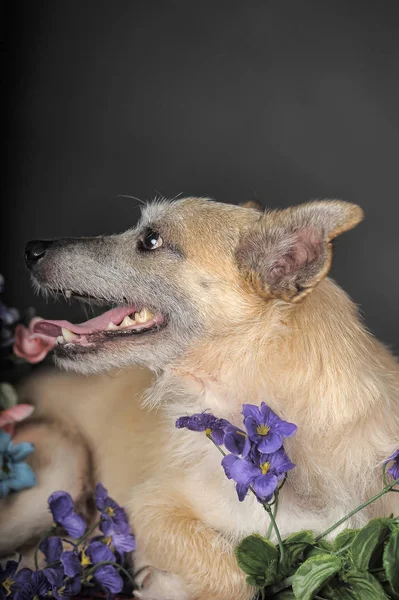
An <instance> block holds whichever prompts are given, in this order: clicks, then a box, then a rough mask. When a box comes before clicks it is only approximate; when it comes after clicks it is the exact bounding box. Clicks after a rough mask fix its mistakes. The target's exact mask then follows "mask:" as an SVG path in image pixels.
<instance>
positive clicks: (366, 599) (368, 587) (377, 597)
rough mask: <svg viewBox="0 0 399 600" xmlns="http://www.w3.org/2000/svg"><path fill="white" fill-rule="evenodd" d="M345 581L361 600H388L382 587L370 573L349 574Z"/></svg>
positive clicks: (353, 572)
mask: <svg viewBox="0 0 399 600" xmlns="http://www.w3.org/2000/svg"><path fill="white" fill-rule="evenodd" d="M345 580H346V581H347V582H348V583H349V585H350V587H351V588H352V590H353V591H354V592H355V594H356V597H357V598H358V599H359V600H386V599H387V598H388V596H387V595H386V594H385V592H384V589H383V587H382V585H381V584H380V583H379V582H378V581H377V580H376V578H375V577H373V576H372V575H371V574H370V573H365V572H362V573H357V572H355V571H352V572H351V573H348V575H347V576H346V577H345Z"/></svg>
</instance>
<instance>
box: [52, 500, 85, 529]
mask: <svg viewBox="0 0 399 600" xmlns="http://www.w3.org/2000/svg"><path fill="white" fill-rule="evenodd" d="M48 505H49V509H50V511H51V514H52V515H53V519H54V522H55V523H56V524H57V525H61V527H63V528H64V529H65V531H67V533H69V535H70V536H72V537H73V538H79V537H81V536H82V535H83V534H84V532H85V531H86V523H85V521H84V519H83V518H82V517H81V516H80V515H78V514H77V513H76V512H75V506H74V504H73V500H72V498H71V496H70V494H68V492H54V493H53V494H51V496H50V497H49V499H48Z"/></svg>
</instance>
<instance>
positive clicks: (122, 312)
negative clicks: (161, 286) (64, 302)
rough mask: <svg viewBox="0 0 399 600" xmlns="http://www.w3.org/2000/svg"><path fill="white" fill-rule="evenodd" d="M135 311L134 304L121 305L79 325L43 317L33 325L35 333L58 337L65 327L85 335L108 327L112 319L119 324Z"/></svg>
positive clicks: (115, 323)
mask: <svg viewBox="0 0 399 600" xmlns="http://www.w3.org/2000/svg"><path fill="white" fill-rule="evenodd" d="M133 312H134V307H132V306H130V307H129V306H120V307H119V308H113V309H112V310H108V311H107V312H105V313H103V314H102V315H100V316H99V317H95V318H94V319H90V320H89V321H86V322H85V323H78V324H77V325H75V324H74V323H70V322H69V321H47V320H45V319H43V320H42V321H38V322H37V323H35V324H34V325H33V333H41V334H43V335H47V336H49V337H54V338H56V337H57V336H59V335H61V329H62V328H63V327H64V329H69V331H72V332H73V333H76V334H77V335H85V334H88V333H94V332H95V331H102V330H104V329H107V326H108V323H110V322H111V321H112V323H114V325H119V323H120V322H121V321H123V319H124V318H125V317H126V316H127V315H131V314H132V313H133Z"/></svg>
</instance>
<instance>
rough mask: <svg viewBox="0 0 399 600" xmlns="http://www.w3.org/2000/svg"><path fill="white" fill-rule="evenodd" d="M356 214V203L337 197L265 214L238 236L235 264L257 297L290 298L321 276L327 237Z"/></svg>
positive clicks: (328, 254)
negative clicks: (240, 236) (337, 198)
mask: <svg viewBox="0 0 399 600" xmlns="http://www.w3.org/2000/svg"><path fill="white" fill-rule="evenodd" d="M362 218H363V211H362V209H361V208H360V207H359V206H357V205H356V204H349V203H347V202H342V201H339V200H321V201H315V202H309V203H307V204H302V205H300V206H296V207H293V208H288V209H286V210H281V211H272V212H266V213H264V214H263V215H262V216H260V218H259V220H258V221H257V222H256V224H255V225H254V226H252V227H251V229H249V230H247V231H246V232H245V233H244V234H243V236H242V238H241V240H240V243H239V245H238V248H237V251H236V259H237V262H238V266H239V268H240V270H241V272H242V274H243V276H244V277H245V278H246V280H247V281H248V283H249V284H250V285H251V286H252V287H253V288H254V289H255V290H256V291H257V292H258V293H259V294H261V295H262V296H264V297H266V298H281V299H282V300H285V301H287V302H296V301H298V300H299V299H300V298H302V297H303V296H305V295H306V294H307V293H309V292H310V291H311V290H312V289H313V288H314V286H315V285H316V284H317V283H318V282H319V281H320V280H321V279H323V278H324V277H325V276H326V275H327V273H328V271H329V269H330V265H331V258H332V244H331V240H333V239H334V238H335V237H336V236H337V235H339V234H340V233H343V232H344V231H347V230H348V229H352V227H355V225H357V224H358V223H359V222H360V221H361V220H362Z"/></svg>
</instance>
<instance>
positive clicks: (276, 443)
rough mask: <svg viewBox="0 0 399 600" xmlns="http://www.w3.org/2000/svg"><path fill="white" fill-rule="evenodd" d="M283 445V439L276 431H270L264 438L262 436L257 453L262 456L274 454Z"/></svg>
mask: <svg viewBox="0 0 399 600" xmlns="http://www.w3.org/2000/svg"><path fill="white" fill-rule="evenodd" d="M282 445H283V438H282V437H281V435H280V434H279V433H277V431H273V430H272V429H271V430H270V431H269V433H268V434H267V435H265V436H262V439H261V441H260V442H259V444H258V450H259V452H262V454H271V453H272V452H276V450H279V449H280V448H281V446H282Z"/></svg>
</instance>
